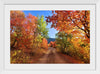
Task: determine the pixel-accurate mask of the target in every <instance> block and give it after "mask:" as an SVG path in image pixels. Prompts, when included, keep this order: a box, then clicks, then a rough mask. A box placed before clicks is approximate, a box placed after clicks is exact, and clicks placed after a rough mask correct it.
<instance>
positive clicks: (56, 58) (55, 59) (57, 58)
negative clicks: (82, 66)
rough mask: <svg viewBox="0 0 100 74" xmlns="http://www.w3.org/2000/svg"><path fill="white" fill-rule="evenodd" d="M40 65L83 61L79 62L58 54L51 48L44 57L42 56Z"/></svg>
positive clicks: (39, 61)
mask: <svg viewBox="0 0 100 74" xmlns="http://www.w3.org/2000/svg"><path fill="white" fill-rule="evenodd" d="M37 63H38V64H42V63H45V64H50V63H51V64H59V63H82V62H81V61H78V60H76V59H74V58H72V57H70V56H67V55H63V54H59V53H57V51H56V49H55V48H52V47H49V48H48V51H47V52H46V53H45V55H44V56H42V57H41V58H40V59H39V60H38V62H37Z"/></svg>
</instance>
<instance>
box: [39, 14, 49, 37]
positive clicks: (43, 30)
mask: <svg viewBox="0 0 100 74" xmlns="http://www.w3.org/2000/svg"><path fill="white" fill-rule="evenodd" d="M37 17H38V26H37V31H38V33H39V34H40V35H41V36H42V37H44V38H49V36H48V30H49V29H48V28H46V26H47V24H46V21H44V16H41V17H39V16H37Z"/></svg>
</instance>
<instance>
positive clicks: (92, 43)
mask: <svg viewBox="0 0 100 74" xmlns="http://www.w3.org/2000/svg"><path fill="white" fill-rule="evenodd" d="M55 9H56V10H90V24H91V25H90V64H10V11H11V10H55ZM94 17H95V5H5V69H8V70H9V69H13V70H14V69H17V70H18V69H21V70H22V69H25V70H29V69H33V70H36V69H37V70H51V69H52V70H63V69H65V70H95V25H94V24H95V18H94ZM7 24H9V25H7Z"/></svg>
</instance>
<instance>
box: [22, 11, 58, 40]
mask: <svg viewBox="0 0 100 74" xmlns="http://www.w3.org/2000/svg"><path fill="white" fill-rule="evenodd" d="M23 12H24V14H25V16H27V15H28V14H29V13H30V14H32V15H34V16H36V17H37V15H39V16H42V15H43V16H44V20H46V18H45V17H46V16H49V15H50V16H51V15H52V11H50V10H45V11H44V10H42V11H41V10H32V11H30V10H29V11H27V10H24V11H23ZM50 27H51V23H48V25H47V28H49V32H48V34H49V37H50V38H55V34H56V33H58V31H57V30H56V29H54V28H50Z"/></svg>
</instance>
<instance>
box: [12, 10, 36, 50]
mask: <svg viewBox="0 0 100 74" xmlns="http://www.w3.org/2000/svg"><path fill="white" fill-rule="evenodd" d="M10 21H11V24H10V25H11V27H10V34H11V47H13V46H14V45H15V43H16V44H17V45H16V47H17V49H24V48H32V43H33V39H34V38H33V37H34V33H35V31H36V27H37V25H36V21H37V17H35V16H33V15H31V14H29V15H28V16H26V17H25V15H24V13H23V12H22V11H11V12H10Z"/></svg>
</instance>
